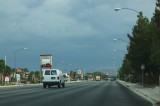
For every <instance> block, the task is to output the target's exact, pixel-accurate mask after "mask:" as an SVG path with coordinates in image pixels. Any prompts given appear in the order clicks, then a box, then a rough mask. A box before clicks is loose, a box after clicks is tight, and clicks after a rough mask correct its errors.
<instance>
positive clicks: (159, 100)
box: [117, 80, 160, 106]
mask: <svg viewBox="0 0 160 106" xmlns="http://www.w3.org/2000/svg"><path fill="white" fill-rule="evenodd" d="M117 82H119V83H120V84H122V85H124V86H125V87H127V88H129V89H130V90H132V91H133V92H135V93H136V94H138V95H140V96H142V97H144V98H145V99H147V100H148V101H150V102H151V103H152V104H153V106H160V87H159V86H157V87H154V88H147V87H142V86H141V85H137V84H135V83H129V82H125V81H121V80H117Z"/></svg>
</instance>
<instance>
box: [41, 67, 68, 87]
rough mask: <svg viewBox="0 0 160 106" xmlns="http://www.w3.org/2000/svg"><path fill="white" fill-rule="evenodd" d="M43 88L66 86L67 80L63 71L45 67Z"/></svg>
mask: <svg viewBox="0 0 160 106" xmlns="http://www.w3.org/2000/svg"><path fill="white" fill-rule="evenodd" d="M42 82H43V88H46V86H48V88H50V87H51V86H53V85H57V86H58V88H61V85H62V87H63V88H64V87H65V80H64V77H63V74H62V71H60V70H58V69H45V70H43V74H42Z"/></svg>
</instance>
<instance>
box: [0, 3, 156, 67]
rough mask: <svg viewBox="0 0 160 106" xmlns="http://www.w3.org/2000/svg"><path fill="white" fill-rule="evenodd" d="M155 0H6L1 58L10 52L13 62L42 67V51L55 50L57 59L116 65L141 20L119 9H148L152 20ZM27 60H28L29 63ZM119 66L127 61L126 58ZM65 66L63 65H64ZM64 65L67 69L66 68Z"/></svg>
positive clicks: (1, 9)
mask: <svg viewBox="0 0 160 106" xmlns="http://www.w3.org/2000/svg"><path fill="white" fill-rule="evenodd" d="M154 3H155V0H154V1H153V0H134V1H128V0H118V1H117V0H3V1H1V3H0V37H1V39H0V48H1V51H0V54H1V56H0V58H4V56H5V55H6V56H7V63H8V65H10V66H12V67H14V55H13V54H14V52H15V50H17V49H19V48H24V47H28V50H27V51H21V52H19V53H18V56H17V59H18V60H19V61H17V65H18V66H19V67H22V68H23V67H27V68H29V69H31V70H32V69H33V70H36V69H37V67H38V68H39V55H41V54H53V58H54V59H53V60H54V61H53V62H59V61H61V60H63V61H64V62H63V64H73V65H74V66H75V65H78V66H79V67H83V68H84V67H85V68H86V69H94V68H97V69H99V68H102V69H104V68H107V67H108V68H109V69H111V68H112V67H114V65H113V62H114V61H115V60H114V59H113V57H115V56H116V57H120V58H123V57H124V55H125V54H122V53H117V52H113V50H114V49H120V50H122V51H124V52H125V53H126V52H127V51H126V45H127V44H125V43H124V42H120V41H117V42H113V39H114V38H121V39H124V40H128V38H127V36H126V35H127V33H130V34H131V30H132V27H133V25H135V24H136V20H137V17H136V16H137V14H136V13H134V12H132V11H127V10H124V11H119V12H115V11H114V8H115V7H129V8H133V9H136V10H138V11H143V12H144V15H145V16H147V17H149V18H151V16H152V14H153V12H154ZM23 60H24V61H23ZM116 61H117V64H118V65H117V66H120V65H121V61H120V60H116ZM61 65H62V64H61ZM60 68H61V67H60Z"/></svg>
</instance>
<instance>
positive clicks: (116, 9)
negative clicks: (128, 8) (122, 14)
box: [114, 8, 122, 11]
mask: <svg viewBox="0 0 160 106" xmlns="http://www.w3.org/2000/svg"><path fill="white" fill-rule="evenodd" d="M121 9H122V8H114V10H115V11H118V10H121Z"/></svg>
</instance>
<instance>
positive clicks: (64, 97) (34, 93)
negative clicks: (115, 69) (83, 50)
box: [0, 81, 152, 106]
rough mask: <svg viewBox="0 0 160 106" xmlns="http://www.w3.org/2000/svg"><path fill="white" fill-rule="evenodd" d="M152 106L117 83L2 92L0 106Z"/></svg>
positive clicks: (93, 82) (29, 88)
mask: <svg viewBox="0 0 160 106" xmlns="http://www.w3.org/2000/svg"><path fill="white" fill-rule="evenodd" d="M11 105H12V106H152V104H151V103H150V102H148V101H146V100H145V99H143V98H142V97H140V96H138V95H136V94H135V93H133V92H131V91H130V90H128V89H127V88H125V87H124V86H122V85H120V84H118V83H117V82H116V81H100V82H99V81H91V82H82V83H68V84H66V88H60V89H59V88H57V86H53V87H51V88H46V89H44V88H43V87H42V85H36V86H20V87H13V88H8V89H2V88H0V106H11Z"/></svg>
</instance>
